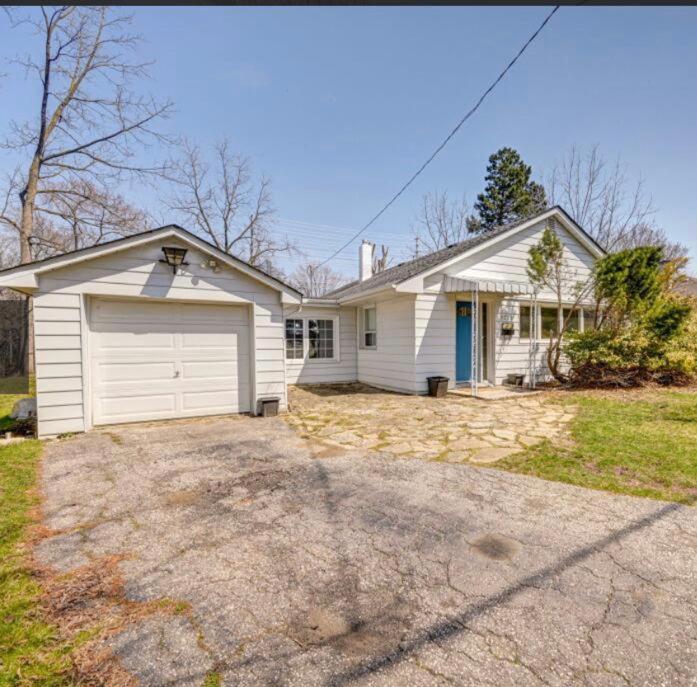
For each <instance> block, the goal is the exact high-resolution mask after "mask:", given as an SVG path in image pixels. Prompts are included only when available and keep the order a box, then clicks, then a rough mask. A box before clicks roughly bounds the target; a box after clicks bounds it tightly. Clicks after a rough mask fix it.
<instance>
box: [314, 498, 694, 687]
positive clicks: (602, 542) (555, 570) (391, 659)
mask: <svg viewBox="0 0 697 687" xmlns="http://www.w3.org/2000/svg"><path fill="white" fill-rule="evenodd" d="M681 508H684V506H683V505H681V504H677V503H671V504H666V505H665V506H663V507H661V508H659V509H658V510H656V511H654V512H652V513H650V514H648V515H646V516H644V517H643V518H640V519H638V520H635V521H634V522H632V523H630V524H628V525H626V526H625V527H623V528H621V529H619V530H616V531H615V532H613V533H611V534H609V535H607V536H605V537H602V538H601V539H598V540H596V541H594V542H593V543H591V544H588V545H587V546H584V547H581V548H580V549H577V550H576V551H574V552H573V553H571V554H569V555H568V556H565V557H563V558H561V559H560V560H559V561H557V562H556V563H554V564H552V565H549V566H546V567H544V568H542V569H540V570H538V571H537V572H535V573H532V574H531V575H528V576H526V577H524V578H523V579H521V580H519V581H518V582H516V583H515V584H511V585H509V586H508V587H506V588H505V589H503V590H502V591H500V592H498V593H497V594H493V595H492V596H489V597H487V598H486V599H483V600H481V601H479V602H477V603H475V604H473V605H472V606H470V607H468V608H467V609H466V610H464V611H462V612H460V613H458V614H457V615H455V616H454V617H452V618H450V619H449V620H445V621H442V622H439V623H436V624H434V625H431V626H430V627H427V628H425V629H424V630H422V631H421V632H419V633H418V634H417V635H416V636H415V637H414V638H413V639H411V640H406V641H402V642H400V644H399V646H398V647H395V648H393V649H392V650H390V651H388V652H385V653H383V654H382V655H380V656H376V657H374V658H371V659H370V660H368V661H365V662H363V663H361V664H359V665H357V666H355V667H353V668H351V669H349V670H347V671H345V672H343V673H340V674H339V675H335V676H333V677H332V678H330V679H329V680H328V681H327V683H326V684H327V685H328V686H330V687H341V685H348V684H351V683H352V682H354V681H355V680H358V679H360V678H364V677H367V676H370V675H372V674H374V673H378V672H380V671H383V670H386V669H388V668H389V667H390V666H393V665H396V664H398V663H400V662H401V661H403V660H405V659H406V658H408V657H409V655H411V654H413V653H414V652H416V651H418V650H419V649H420V648H422V647H424V646H426V645H428V644H429V643H431V642H435V641H443V640H447V639H449V638H451V637H454V636H457V635H459V634H461V633H463V632H466V631H467V623H469V622H471V621H472V620H474V619H475V618H477V617H479V616H481V615H483V614H485V613H486V612H487V611H490V610H492V609H494V608H497V607H498V606H501V605H502V604H505V603H507V602H508V601H510V600H511V599H513V598H515V597H516V596H518V595H519V594H521V593H522V592H524V591H526V590H527V589H528V588H530V587H534V586H539V585H540V584H541V583H542V582H544V581H546V580H548V579H549V578H551V577H554V576H556V575H559V574H561V573H563V572H565V571H566V570H568V569H569V568H571V567H573V566H575V565H577V564H578V563H580V562H582V561H584V560H585V559H587V558H589V557H590V556H592V555H593V554H596V553H599V552H600V551H602V550H603V549H604V548H605V547H606V546H608V545H609V544H612V543H615V542H618V541H620V540H622V539H624V538H625V537H627V536H629V535H630V534H633V533H635V532H638V531H640V530H642V529H644V528H646V527H650V526H651V525H653V524H654V523H656V522H658V521H659V520H661V519H663V518H665V517H666V516H668V515H669V514H671V513H673V512H675V511H677V510H680V509H681Z"/></svg>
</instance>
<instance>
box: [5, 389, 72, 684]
mask: <svg viewBox="0 0 697 687" xmlns="http://www.w3.org/2000/svg"><path fill="white" fill-rule="evenodd" d="M0 384H2V386H0V427H2V428H6V427H8V426H9V424H10V420H9V417H8V414H9V412H10V410H11V409H12V406H13V405H14V402H15V401H16V400H17V399H18V398H21V397H22V396H24V395H26V393H27V387H26V380H24V382H23V383H22V382H18V381H17V380H16V379H15V380H11V381H8V380H0ZM40 453H41V442H39V441H36V440H28V441H23V442H21V443H17V444H10V445H8V446H0V685H1V686H4V685H46V686H48V685H51V686H53V685H64V684H68V683H69V680H68V677H67V676H68V675H69V669H70V658H69V650H70V647H69V646H67V645H65V644H63V643H61V642H60V641H59V640H58V638H57V635H56V631H55V628H53V627H51V626H50V625H48V624H47V623H45V622H44V621H43V620H42V619H41V615H40V613H39V607H38V601H39V595H40V593H41V590H40V587H39V585H38V583H37V581H36V580H35V578H34V577H33V576H32V574H31V572H30V569H29V566H28V560H27V552H26V550H25V547H24V543H25V541H26V538H27V536H28V527H29V525H30V524H31V515H30V513H31V509H32V508H33V507H35V506H36V505H37V496H36V494H35V492H34V486H35V484H36V479H37V469H38V463H39V456H40Z"/></svg>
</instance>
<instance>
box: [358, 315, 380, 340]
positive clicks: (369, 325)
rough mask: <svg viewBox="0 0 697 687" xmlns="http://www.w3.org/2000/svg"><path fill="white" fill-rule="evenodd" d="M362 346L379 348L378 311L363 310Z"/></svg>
mask: <svg viewBox="0 0 697 687" xmlns="http://www.w3.org/2000/svg"><path fill="white" fill-rule="evenodd" d="M362 325H363V326H362V330H363V332H362V334H361V346H362V348H377V346H378V318H377V309H376V308H375V307H372V308H363V322H362Z"/></svg>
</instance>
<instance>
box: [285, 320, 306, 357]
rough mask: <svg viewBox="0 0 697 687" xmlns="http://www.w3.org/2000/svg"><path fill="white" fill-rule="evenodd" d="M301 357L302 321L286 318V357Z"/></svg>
mask: <svg viewBox="0 0 697 687" xmlns="http://www.w3.org/2000/svg"><path fill="white" fill-rule="evenodd" d="M302 357H303V321H302V320H300V319H288V320H286V358H288V359H289V360H302Z"/></svg>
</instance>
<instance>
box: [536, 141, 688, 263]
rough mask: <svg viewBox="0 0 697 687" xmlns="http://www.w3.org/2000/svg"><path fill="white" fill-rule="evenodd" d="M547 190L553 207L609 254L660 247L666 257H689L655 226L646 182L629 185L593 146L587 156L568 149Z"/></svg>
mask: <svg viewBox="0 0 697 687" xmlns="http://www.w3.org/2000/svg"><path fill="white" fill-rule="evenodd" d="M546 187H547V195H548V197H549V198H550V202H551V204H553V205H561V206H562V207H563V208H564V209H565V210H567V211H568V212H569V213H570V215H571V216H572V217H573V218H574V220H575V221H576V222H578V224H579V225H580V226H582V227H583V228H584V229H585V230H586V231H587V232H588V233H589V234H590V235H591V236H592V237H593V238H594V239H595V240H596V241H597V242H598V243H599V244H600V245H601V246H602V247H603V248H605V249H606V250H608V251H615V250H622V249H625V248H633V247H636V246H640V245H661V246H663V248H664V250H665V253H666V255H667V256H668V257H680V256H682V255H685V254H686V253H687V249H686V248H685V246H682V245H681V244H679V243H673V242H671V241H670V240H669V239H668V237H667V235H666V233H665V231H664V230H663V229H661V228H660V227H657V226H656V223H655V214H656V208H655V206H654V205H653V201H652V199H651V196H650V195H648V193H647V192H646V189H645V184H644V180H643V179H639V180H638V181H637V182H636V183H635V184H634V185H631V184H630V182H629V179H628V177H627V170H626V166H625V165H624V164H623V163H622V161H621V160H619V159H618V160H617V161H616V162H615V163H614V164H608V162H607V161H606V160H605V159H604V158H603V156H602V154H601V153H600V151H599V148H598V146H597V145H596V146H593V147H592V148H591V149H590V150H588V151H587V152H585V153H584V152H583V151H581V150H579V149H578V148H577V147H576V146H572V148H571V150H570V151H569V152H568V153H567V155H566V156H565V157H564V158H563V160H562V161H561V162H560V163H559V164H558V165H556V166H555V167H554V168H553V170H552V172H551V174H550V175H549V178H548V180H547V184H546Z"/></svg>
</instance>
